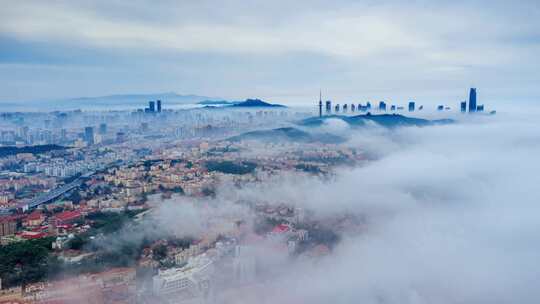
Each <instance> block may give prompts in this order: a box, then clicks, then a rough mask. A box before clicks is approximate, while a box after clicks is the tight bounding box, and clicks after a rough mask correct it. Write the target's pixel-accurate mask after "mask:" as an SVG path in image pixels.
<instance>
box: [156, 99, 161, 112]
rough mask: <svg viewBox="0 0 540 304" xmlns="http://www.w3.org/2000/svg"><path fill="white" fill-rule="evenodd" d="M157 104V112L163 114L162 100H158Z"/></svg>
mask: <svg viewBox="0 0 540 304" xmlns="http://www.w3.org/2000/svg"><path fill="white" fill-rule="evenodd" d="M156 103H157V104H156V105H157V111H158V112H161V100H159V99H158V100H157V101H156Z"/></svg>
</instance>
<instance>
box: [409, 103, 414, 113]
mask: <svg viewBox="0 0 540 304" xmlns="http://www.w3.org/2000/svg"><path fill="white" fill-rule="evenodd" d="M414 106H415V104H414V101H409V112H414Z"/></svg>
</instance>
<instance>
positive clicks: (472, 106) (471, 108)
mask: <svg viewBox="0 0 540 304" xmlns="http://www.w3.org/2000/svg"><path fill="white" fill-rule="evenodd" d="M325 105H326V106H325V114H326V115H330V114H332V101H330V100H327V101H326V103H325ZM318 106H319V117H322V115H323V113H322V108H323V102H322V96H320V97H319V104H318ZM349 109H350V111H351V113H354V112H356V111H358V112H366V111H369V110H371V103H370V102H369V101H368V102H367V103H366V104H365V105H363V104H361V103H359V104H358V105H355V104H354V103H351V104H350V107H349V105H348V104H346V103H345V104H343V105H340V104H336V105H335V106H334V113H339V112H340V111H341V112H342V113H347V111H348V110H349ZM376 109H377V110H378V111H380V112H386V111H387V109H388V105H387V103H386V102H385V101H383V100H381V101H379V105H378V106H377V107H376ZM404 109H405V108H404V107H403V106H399V105H390V106H389V110H390V111H392V112H394V111H402V110H404ZM423 109H424V106H423V105H420V106H419V107H418V108H417V107H416V102H415V101H412V100H411V101H409V104H408V107H407V110H408V111H409V112H414V111H421V110H423ZM450 109H451V108H450V107H449V106H445V105H438V106H437V111H444V110H450ZM460 111H461V112H462V113H466V112H467V101H462V102H461V103H460ZM483 111H484V105H478V104H477V92H476V88H471V89H470V92H469V105H468V112H469V113H475V112H483ZM492 113H494V111H492Z"/></svg>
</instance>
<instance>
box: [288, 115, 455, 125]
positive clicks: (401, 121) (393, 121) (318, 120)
mask: <svg viewBox="0 0 540 304" xmlns="http://www.w3.org/2000/svg"><path fill="white" fill-rule="evenodd" d="M328 119H340V120H343V121H344V122H346V123H348V124H349V125H351V126H364V125H365V124H366V123H368V122H375V123H377V124H379V125H381V126H383V127H387V128H395V127H403V126H418V127H422V126H429V125H436V124H448V123H453V122H454V121H453V120H452V119H440V120H427V119H422V118H414V117H407V116H403V115H399V114H381V115H373V114H370V113H367V114H365V115H356V116H341V115H329V116H323V117H310V118H307V119H304V120H302V121H300V122H299V123H298V124H299V125H302V126H320V125H322V124H323V123H324V122H325V121H326V120H328Z"/></svg>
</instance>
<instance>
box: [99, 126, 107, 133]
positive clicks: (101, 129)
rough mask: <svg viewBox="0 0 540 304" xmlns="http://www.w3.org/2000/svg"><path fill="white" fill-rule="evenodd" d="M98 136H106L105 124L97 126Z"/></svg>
mask: <svg viewBox="0 0 540 304" xmlns="http://www.w3.org/2000/svg"><path fill="white" fill-rule="evenodd" d="M99 134H101V135H104V134H107V124H105V123H102V124H100V125H99Z"/></svg>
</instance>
